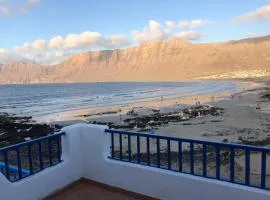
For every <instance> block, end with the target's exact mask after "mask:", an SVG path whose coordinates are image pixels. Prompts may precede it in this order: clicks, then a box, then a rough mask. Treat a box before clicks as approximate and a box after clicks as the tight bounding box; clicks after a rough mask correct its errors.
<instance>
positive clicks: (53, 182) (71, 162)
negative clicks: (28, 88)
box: [0, 124, 270, 200]
mask: <svg viewBox="0 0 270 200" xmlns="http://www.w3.org/2000/svg"><path fill="white" fill-rule="evenodd" d="M105 128H106V127H105V126H97V125H87V124H78V125H73V126H70V127H66V128H65V129H64V131H65V132H66V135H65V136H64V137H63V141H62V143H63V147H64V153H63V159H64V162H62V163H61V164H59V165H57V166H54V167H51V168H49V169H46V170H44V171H43V172H41V173H38V174H36V175H34V176H31V177H29V178H26V179H24V180H21V181H19V182H16V183H10V182H8V181H7V180H6V179H5V177H3V175H0V195H1V196H0V199H1V200H2V199H5V200H17V199H19V200H37V199H40V198H42V197H44V196H46V195H48V194H50V193H51V192H53V191H55V190H56V189H59V188H62V187H63V186H65V185H67V184H69V183H71V182H73V181H75V180H77V179H79V178H80V177H84V178H88V179H92V180H95V181H98V182H102V183H105V184H108V185H112V186H116V187H120V188H123V189H126V190H130V191H133V192H137V193H141V194H145V195H149V196H153V197H156V198H160V199H172V200H173V199H176V200H178V199H184V200H196V199H208V200H211V199H213V200H216V199H218V200H228V199H230V200H234V199H235V200H239V199H245V200H267V199H270V191H266V190H260V189H256V188H249V187H245V186H240V185H236V184H230V183H226V182H222V181H217V180H210V179H205V178H201V177H195V176H192V175H186V174H180V173H176V172H171V171H167V170H162V169H156V168H151V167H147V166H141V165H136V164H131V163H124V162H120V161H114V160H110V159H108V158H107V157H108V155H109V152H110V135H109V134H107V133H104V129H105Z"/></svg>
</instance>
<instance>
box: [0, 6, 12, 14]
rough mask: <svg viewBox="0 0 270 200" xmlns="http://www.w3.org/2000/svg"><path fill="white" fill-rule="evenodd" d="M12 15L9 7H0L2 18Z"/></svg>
mask: <svg viewBox="0 0 270 200" xmlns="http://www.w3.org/2000/svg"><path fill="white" fill-rule="evenodd" d="M9 15H11V9H10V7H8V6H5V5H2V6H1V5H0V17H2V16H9Z"/></svg>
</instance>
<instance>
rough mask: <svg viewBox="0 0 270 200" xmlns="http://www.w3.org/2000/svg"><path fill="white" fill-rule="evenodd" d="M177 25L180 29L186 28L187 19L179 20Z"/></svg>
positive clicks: (187, 25)
mask: <svg viewBox="0 0 270 200" xmlns="http://www.w3.org/2000/svg"><path fill="white" fill-rule="evenodd" d="M179 27H180V28H182V29H188V28H189V21H187V20H182V21H180V22H179Z"/></svg>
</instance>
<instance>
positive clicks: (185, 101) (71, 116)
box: [33, 81, 263, 125]
mask: <svg viewBox="0 0 270 200" xmlns="http://www.w3.org/2000/svg"><path fill="white" fill-rule="evenodd" d="M261 85H263V83H259V82H242V81H238V82H237V88H236V92H234V93H231V92H225V91H224V92H219V93H211V92H208V93H206V94H199V95H186V94H184V95H183V94H182V95H179V96H176V95H172V96H173V97H172V96H169V97H165V96H163V100H162V102H161V99H160V97H158V98H157V99H156V100H141V101H138V102H135V103H127V104H125V105H110V106H97V107H92V108H83V109H74V110H70V111H63V112H57V113H52V114H50V115H44V116H38V117H33V118H34V120H35V121H37V122H38V123H47V124H61V125H68V124H73V123H76V122H87V120H88V119H86V117H87V118H88V117H98V116H100V117H101V116H103V117H106V116H113V114H114V115H116V116H117V115H118V116H119V115H124V114H126V112H128V111H130V110H131V109H132V108H136V107H145V108H146V107H147V108H153V109H159V108H162V107H168V106H175V105H189V106H190V105H193V104H194V102H195V101H196V99H197V100H198V101H200V103H201V104H203V103H213V101H214V102H217V101H221V100H224V99H230V96H231V95H232V94H235V93H236V94H237V93H239V92H242V91H243V90H246V89H247V88H248V89H254V88H258V87H261ZM107 113H109V115H108V114H107Z"/></svg>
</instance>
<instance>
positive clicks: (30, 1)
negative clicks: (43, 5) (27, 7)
mask: <svg viewBox="0 0 270 200" xmlns="http://www.w3.org/2000/svg"><path fill="white" fill-rule="evenodd" d="M27 3H28V4H37V3H40V0H28V1H27Z"/></svg>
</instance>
